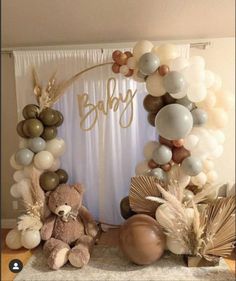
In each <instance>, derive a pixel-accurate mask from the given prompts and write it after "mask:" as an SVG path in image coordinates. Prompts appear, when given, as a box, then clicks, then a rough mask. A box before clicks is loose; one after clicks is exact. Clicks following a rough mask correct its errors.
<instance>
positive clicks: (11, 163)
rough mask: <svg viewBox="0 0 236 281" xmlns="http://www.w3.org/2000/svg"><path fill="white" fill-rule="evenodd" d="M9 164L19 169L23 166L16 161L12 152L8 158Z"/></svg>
mask: <svg viewBox="0 0 236 281" xmlns="http://www.w3.org/2000/svg"><path fill="white" fill-rule="evenodd" d="M10 165H11V166H12V168H14V169H16V170H20V169H22V168H23V166H21V165H19V164H17V163H16V160H15V154H13V155H12V156H11V158H10Z"/></svg>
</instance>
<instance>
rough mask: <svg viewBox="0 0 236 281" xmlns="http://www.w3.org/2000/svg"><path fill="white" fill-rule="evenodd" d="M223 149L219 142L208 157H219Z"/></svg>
mask: <svg viewBox="0 0 236 281" xmlns="http://www.w3.org/2000/svg"><path fill="white" fill-rule="evenodd" d="M223 151H224V147H223V145H221V144H219V145H218V146H217V147H216V149H214V150H213V151H212V152H211V155H210V159H216V158H219V157H220V156H221V155H222V154H223Z"/></svg>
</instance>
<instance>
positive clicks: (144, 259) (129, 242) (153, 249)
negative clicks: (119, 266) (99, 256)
mask: <svg viewBox="0 0 236 281" xmlns="http://www.w3.org/2000/svg"><path fill="white" fill-rule="evenodd" d="M165 244H166V239H165V235H164V234H163V232H162V230H161V228H160V226H159V224H158V223H157V221H156V220H155V219H153V218H152V217H150V216H148V215H141V214H139V215H134V216H132V217H131V218H129V219H128V220H127V221H126V222H125V223H124V224H123V225H122V226H121V229H120V237H119V247H120V249H121V251H122V252H123V253H124V255H125V256H126V257H127V258H128V259H130V260H131V261H132V262H134V263H136V264H139V265H147V264H151V263H153V262H155V261H157V260H158V259H160V258H161V256H162V255H163V252H164V249H165Z"/></svg>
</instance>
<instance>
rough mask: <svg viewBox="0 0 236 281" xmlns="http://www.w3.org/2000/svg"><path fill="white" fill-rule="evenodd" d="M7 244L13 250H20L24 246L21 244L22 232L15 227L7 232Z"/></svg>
mask: <svg viewBox="0 0 236 281" xmlns="http://www.w3.org/2000/svg"><path fill="white" fill-rule="evenodd" d="M5 242H6V245H7V247H8V248H9V249H11V250H18V249H20V248H21V247H22V244H21V232H20V231H19V230H18V229H17V228H14V229H12V230H10V231H9V232H8V233H7V236H6V240H5Z"/></svg>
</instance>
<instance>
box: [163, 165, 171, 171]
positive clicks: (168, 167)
mask: <svg viewBox="0 0 236 281" xmlns="http://www.w3.org/2000/svg"><path fill="white" fill-rule="evenodd" d="M161 169H162V170H164V171H165V172H169V171H170V170H171V164H169V163H167V164H165V165H161Z"/></svg>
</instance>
